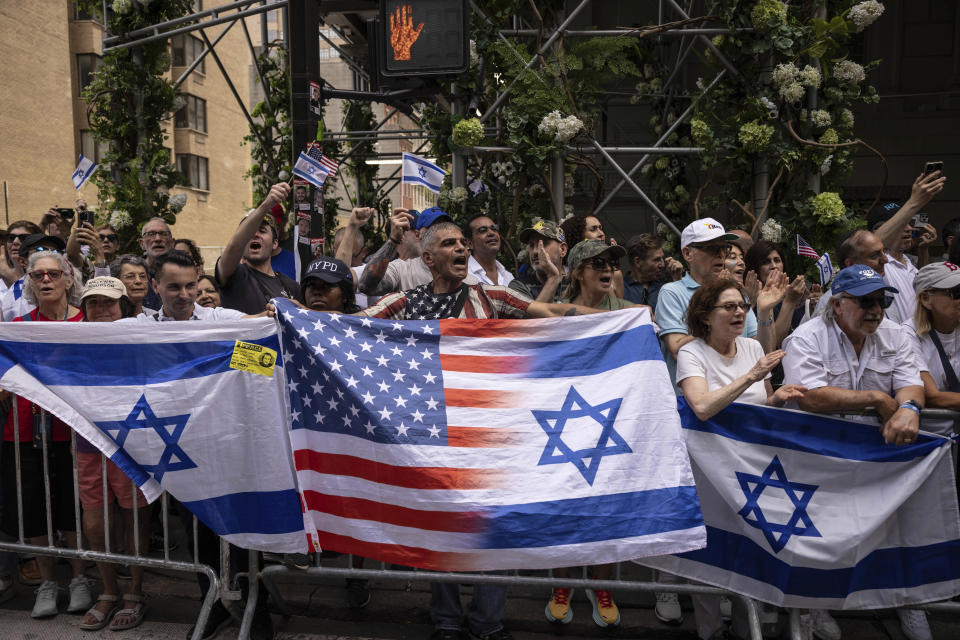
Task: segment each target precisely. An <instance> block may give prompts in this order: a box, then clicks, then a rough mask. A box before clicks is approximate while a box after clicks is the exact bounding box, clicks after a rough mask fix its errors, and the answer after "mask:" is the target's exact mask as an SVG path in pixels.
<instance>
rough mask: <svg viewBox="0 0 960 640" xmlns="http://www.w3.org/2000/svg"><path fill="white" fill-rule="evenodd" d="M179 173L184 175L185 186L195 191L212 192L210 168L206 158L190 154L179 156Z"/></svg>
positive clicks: (180, 154)
mask: <svg viewBox="0 0 960 640" xmlns="http://www.w3.org/2000/svg"><path fill="white" fill-rule="evenodd" d="M177 171H179V172H180V173H182V174H183V175H184V178H185V179H186V182H185V183H184V185H183V186H185V187H193V188H194V189H202V190H204V191H209V190H210V181H209V166H208V161H207V159H206V158H203V157H201V156H195V155H193V154H190V153H178V154H177Z"/></svg>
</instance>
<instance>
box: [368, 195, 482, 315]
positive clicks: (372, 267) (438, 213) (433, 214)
mask: <svg viewBox="0 0 960 640" xmlns="http://www.w3.org/2000/svg"><path fill="white" fill-rule="evenodd" d="M441 222H450V223H452V222H453V218H452V217H451V216H450V214H449V213H447V212H446V211H444V210H443V209H441V208H440V207H430V208H429V209H424V210H423V211H421V212H420V213H419V214H417V215H416V216H415V215H414V214H413V213H411V212H410V210H408V209H394V210H393V215H392V216H390V236H389V237H388V238H387V241H386V242H385V243H384V244H383V246H382V247H380V249H378V250H377V252H376V253H374V254H373V256H371V257H370V260H369V261H368V262H367V266H366V267H365V268H364V270H363V273H362V274H361V276H360V279H359V284H358V286H357V289H358V290H359V291H360V293H362V294H365V295H367V296H370V297H371V298H372V299H376V298H378V297H379V296H382V295H385V294H388V293H393V292H395V291H407V290H409V289H413V288H414V287H419V286H420V285H424V284H429V283H430V281H432V280H433V276H432V275H431V273H430V268H429V267H428V266H427V264H426V263H425V262H424V261H423V257H422V256H421V255H420V254H421V253H422V247H423V243H422V240H421V249H420V250H419V251H417V255H416V257H411V258H406V259H402V258H398V257H397V256H398V251H399V249H400V247H401V246H402V245H403V244H404V243H405V242H407V236H408V235H409V234H408V231H410V229H411V226H412V228H413V232H414V235H415V236H416V237H417V238H418V239H420V238H422V236H423V234H424V231H425V230H426V229H428V228H430V227H431V226H433V225H435V224H439V223H441ZM384 264H386V267H384V266H383V265H384ZM384 269H385V271H384ZM381 274H382V275H381ZM465 281H466V283H467V284H477V282H478V280H477V279H476V278H475V277H474V276H472V275H470V274H469V273H468V274H467V276H466V280H465Z"/></svg>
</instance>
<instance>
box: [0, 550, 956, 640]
mask: <svg viewBox="0 0 960 640" xmlns="http://www.w3.org/2000/svg"><path fill="white" fill-rule="evenodd" d="M184 559H185V558H184ZM322 562H323V564H324V566H338V567H345V566H346V558H343V557H341V558H336V559H333V560H326V559H325V560H323V561H322ZM623 567H624V568H623V578H624V579H632V580H644V581H645V580H649V579H650V574H649V570H647V569H645V568H643V567H639V566H636V565H623ZM58 571H59V572H60V583H61V584H62V585H66V584H67V582H68V581H69V580H68V578H69V576H68V568H67V566H66V565H65V564H60V565H58ZM291 571H296V570H295V569H291ZM87 574H88V575H89V576H91V577H94V578H95V577H96V576H97V573H96V569H95V567H92V566H91V567H90V568H89V569H88V570H87ZM427 575H429V574H425V577H426V576H427ZM121 586H125V582H124V581H121ZM370 586H371V591H372V599H371V602H370V604H369V605H368V606H367V607H366V608H364V609H362V610H359V611H353V610H351V609H350V608H349V607H348V606H347V602H346V591H345V589H344V583H343V579H342V578H339V577H328V576H324V577H322V578H320V579H319V580H318V581H317V582H316V583H315V584H294V583H289V584H280V585H279V588H280V591H281V593H282V595H283V598H284V600H285V607H286V609H287V612H288V613H289V614H290V615H289V616H283V615H281V614H280V611H279V608H278V607H277V606H276V604H275V603H273V604H271V610H272V612H273V615H272V617H273V621H274V626H275V628H276V631H277V636H276V638H277V640H388V639H389V640H426V638H429V636H430V633H431V631H432V626H431V624H430V618H429V614H428V612H427V605H428V604H429V600H430V593H429V588H428V585H427V583H426V582H425V581H424V582H419V581H418V582H406V581H397V580H384V579H379V578H378V579H374V580H372V581H371V584H370ZM99 591H100V584H99V582H96V583H95V585H94V596H96V594H98V593H99ZM144 591H145V593H146V594H147V596H148V598H149V611H148V613H147V619H146V621H145V622H144V623H143V624H142V625H141V626H140V627H138V628H136V629H132V630H129V631H125V632H111V631H109V630H106V629H104V630H102V631H95V632H89V631H82V630H80V629H79V627H78V625H79V624H80V620H81V616H80V615H71V614H66V613H60V614H59V615H57V616H56V617H54V618H50V619H46V620H33V619H32V618H30V609H31V608H32V606H33V587H27V586H21V585H18V586H17V594H18V595H17V597H16V598H14V599H12V600H10V601H8V602H5V603H3V604H2V605H0V640H61V639H70V640H74V639H77V640H79V639H84V640H90V639H92V638H102V639H104V640H107V639H109V640H123V639H124V638H127V639H134V638H136V639H138V640H139V639H144V640H183V639H184V638H186V637H187V633H188V631H189V629H190V627H191V625H192V624H193V622H194V620H195V619H196V616H197V614H198V613H199V610H200V589H199V587H198V586H197V583H196V580H195V578H194V577H193V576H192V575H189V574H183V573H176V572H171V571H166V570H162V571H160V570H148V571H147V574H146V577H145V580H144ZM461 592H462V593H463V601H464V604H466V603H467V602H468V601H469V592H470V587H469V586H464V587H462V591H461ZM548 595H549V594H547V593H545V592H544V589H543V588H542V587H539V586H537V587H531V586H516V587H511V589H510V596H509V599H508V601H507V611H506V617H505V623H506V626H507V628H509V629H510V630H511V632H512V633H513V635H514V637H515V638H516V640H547V639H550V638H563V639H577V638H584V639H592V638H608V637H614V638H623V639H632V638H638V639H640V638H642V639H650V638H657V639H661V638H662V639H664V640H696V638H697V635H696V632H695V626H694V620H693V609H692V606H691V604H690V600H689V598H687V597H684V596H682V597H681V603H682V604H683V606H684V621H683V624H681V625H680V626H676V627H669V626H666V625H664V624H662V623H661V622H660V621H659V620H657V619H656V617H655V616H654V613H653V606H654V602H655V601H654V597H653V594H651V593H643V592H627V591H623V592H619V593H618V592H614V596H615V599H616V601H617V603H618V605H619V607H620V610H621V618H622V623H621V625H620V627H619V628H617V629H613V630H602V629H600V628H598V627H597V626H595V625H594V624H593V621H592V619H591V609H590V604H589V602H588V601H587V599H586V597H585V596H584V594H583V591H582V590H576V591H575V592H574V597H573V600H572V602H573V609H574V619H573V621H572V622H571V623H570V624H569V625H564V626H554V625H551V624H549V623H548V622H547V621H546V620H545V619H544V617H543V609H544V606H545V604H546V600H547V597H548ZM63 597H64V600H63V601H62V602H61V611H62V610H63V609H65V608H66V601H65V598H66V594H65V593H64V594H63ZM929 616H930V624H931V628H932V629H933V636H934V638H935V639H937V640H954V639H957V638H960V619H958V618H957V617H955V616H952V615H950V614H945V613H931V614H929ZM835 617H836V618H837V621H838V622H839V624H840V627H841V629H842V631H843V638H844V639H845V640H853V639H856V640H903V639H904V638H905V636H904V635H903V634H902V632H901V631H900V625H899V623H898V620H897V617H896V615H895V614H894V612H892V611H888V610H885V611H876V612H874V611H864V612H838V613H835ZM780 618H781V629H780V633H779V634H777V635H775V636H773V637H780V638H784V639H785V638H787V637H788V633H787V631H786V615H781V616H780ZM238 631H239V624H237V623H236V622H235V623H234V624H233V625H231V626H228V627H227V628H225V629H224V630H222V631H221V632H220V633H219V634H218V635H217V636H216V637H217V638H218V639H222V640H225V639H227V638H235V637H236V636H237V633H238Z"/></svg>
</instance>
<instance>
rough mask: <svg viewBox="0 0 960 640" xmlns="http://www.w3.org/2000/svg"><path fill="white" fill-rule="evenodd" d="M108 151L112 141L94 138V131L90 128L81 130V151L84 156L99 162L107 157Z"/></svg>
mask: <svg viewBox="0 0 960 640" xmlns="http://www.w3.org/2000/svg"><path fill="white" fill-rule="evenodd" d="M108 151H110V143H108V142H97V141H96V140H94V139H93V131H91V130H90V129H81V130H80V153H82V154H83V157H84V158H89V159H90V160H93V161H94V162H96V163H99V162H100V161H101V160H103V159H104V158H105V157H106V155H107V152H108Z"/></svg>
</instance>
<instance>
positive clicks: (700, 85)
mask: <svg viewBox="0 0 960 640" xmlns="http://www.w3.org/2000/svg"><path fill="white" fill-rule="evenodd" d="M706 86H707V85H706V84H704V82H703V78H697V89H700V91H703V90H704V89H705V88H706Z"/></svg>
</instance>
